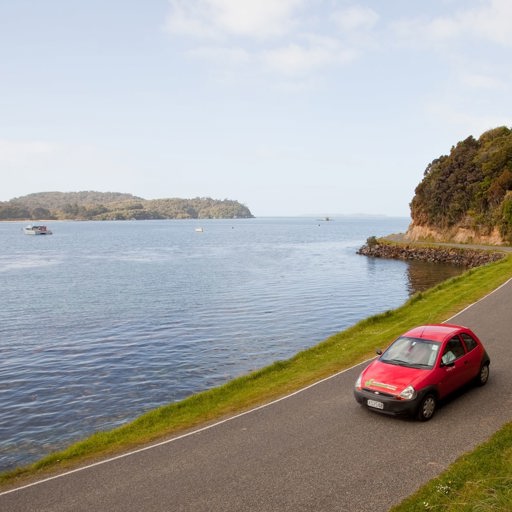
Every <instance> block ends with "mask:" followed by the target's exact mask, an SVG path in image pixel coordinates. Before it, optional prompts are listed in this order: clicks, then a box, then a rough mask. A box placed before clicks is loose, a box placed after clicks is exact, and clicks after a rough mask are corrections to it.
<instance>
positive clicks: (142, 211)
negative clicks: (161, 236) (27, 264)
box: [0, 192, 253, 220]
mask: <svg viewBox="0 0 512 512" xmlns="http://www.w3.org/2000/svg"><path fill="white" fill-rule="evenodd" d="M252 217H253V215H252V214H251V212H250V211H249V209H248V208H247V207H246V206H244V205H243V204H240V203H238V202H237V201H232V200H229V199H224V200H216V199H210V198H209V197H197V198H195V199H176V198H173V199H153V200H147V199H142V198H141V197H136V196H133V195H131V194H121V193H118V192H40V193H37V194H30V195H27V196H23V197H18V198H15V199H11V200H10V201H6V202H0V220H37V219H48V220H63V219H73V220H132V219H137V220H141V219H233V218H252Z"/></svg>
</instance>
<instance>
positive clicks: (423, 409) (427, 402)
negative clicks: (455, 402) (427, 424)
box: [416, 393, 437, 421]
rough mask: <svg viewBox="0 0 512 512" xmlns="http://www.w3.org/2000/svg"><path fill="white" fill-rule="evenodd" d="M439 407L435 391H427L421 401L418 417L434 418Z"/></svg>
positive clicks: (424, 419)
mask: <svg viewBox="0 0 512 512" xmlns="http://www.w3.org/2000/svg"><path fill="white" fill-rule="evenodd" d="M436 409H437V398H436V396H435V395H434V394H433V393H427V394H426V395H425V396H424V397H423V399H422V400H421V402H420V405H419V407H418V412H417V414H416V417H417V418H418V419H419V420H420V421H428V420H430V419H432V417H433V416H434V414H435V412H436Z"/></svg>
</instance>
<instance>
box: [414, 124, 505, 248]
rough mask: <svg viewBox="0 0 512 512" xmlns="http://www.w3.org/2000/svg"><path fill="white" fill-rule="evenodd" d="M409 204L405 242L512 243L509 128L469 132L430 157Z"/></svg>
mask: <svg viewBox="0 0 512 512" xmlns="http://www.w3.org/2000/svg"><path fill="white" fill-rule="evenodd" d="M410 206H411V217H412V223H411V225H410V227H409V229H408V231H407V235H406V236H407V239H408V240H410V241H419V240H424V241H443V242H447V241H452V242H453V241H454V242H460V243H478V244H493V245H505V244H507V245H509V244H512V130H510V129H509V128H507V127H505V126H502V127H499V128H495V129H493V130H489V131H487V132H485V133H484V134H482V135H481V136H480V138H479V139H478V140H477V139H475V138H473V137H472V136H470V137H468V138H467V139H465V140H463V141H461V142H459V143H457V144H456V145H455V146H453V147H452V149H451V151H450V154H449V155H443V156H440V157H439V158H436V159H435V160H433V161H432V162H431V163H430V164H429V165H428V167H427V168H426V170H425V173H424V177H423V180H422V181H421V182H420V184H419V185H418V186H417V187H416V190H415V195H414V198H413V199H412V201H411V204H410Z"/></svg>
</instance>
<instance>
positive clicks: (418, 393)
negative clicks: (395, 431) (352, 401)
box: [354, 324, 490, 421]
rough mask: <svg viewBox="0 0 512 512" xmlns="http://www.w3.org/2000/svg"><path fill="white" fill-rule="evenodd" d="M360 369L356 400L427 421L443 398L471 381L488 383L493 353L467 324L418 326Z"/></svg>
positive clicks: (387, 412) (380, 409)
mask: <svg viewBox="0 0 512 512" xmlns="http://www.w3.org/2000/svg"><path fill="white" fill-rule="evenodd" d="M377 354H379V357H378V358H377V359H375V360H374V361H373V362H371V363H370V364H369V365H368V366H367V367H366V369H365V370H363V371H362V373H361V375H359V377H358V379H357V381H356V384H355V388H354V396H355V398H356V400H357V401H358V402H359V403H360V404H362V405H365V406H367V407H368V408H370V409H373V410H375V411H378V412H382V413H386V414H396V415H398V414H408V415H411V416H416V417H417V418H418V419H419V420H421V421H427V420H429V419H430V418H432V416H433V415H434V413H435V411H436V408H437V404H438V401H439V400H441V399H442V398H444V397H445V396H447V395H449V394H450V393H452V392H454V391H455V390H457V389H459V388H461V387H462V386H464V385H466V384H468V383H469V382H471V381H474V382H476V383H477V384H478V385H480V386H483V385H484V384H485V383H486V382H487V380H488V379H489V364H490V359H489V356H488V355H487V352H486V351H485V349H484V347H483V345H482V343H481V341H480V340H479V339H478V337H477V336H476V335H475V333H474V332H473V331H471V330H470V329H468V328H467V327H462V326H460V325H450V324H437V325H423V326H421V327H416V328H414V329H412V330H410V331H408V332H406V333H405V334H403V335H402V336H400V337H399V338H398V339H397V340H396V341H394V342H393V343H392V344H391V345H390V346H389V347H388V348H387V349H386V351H385V352H384V353H382V352H381V351H377Z"/></svg>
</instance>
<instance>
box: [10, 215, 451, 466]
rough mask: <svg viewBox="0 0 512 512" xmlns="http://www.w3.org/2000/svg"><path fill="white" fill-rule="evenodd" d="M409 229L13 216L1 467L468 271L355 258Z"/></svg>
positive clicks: (342, 223) (279, 355) (263, 361)
mask: <svg viewBox="0 0 512 512" xmlns="http://www.w3.org/2000/svg"><path fill="white" fill-rule="evenodd" d="M408 222H409V221H408V219H405V218H403V219H388V218H382V219H352V218H349V219H335V220H334V221H333V222H322V221H318V220H316V219H306V218H295V219H245V220H229V221H228V220H221V221H219V220H210V221H200V222H196V221H138V222H52V223H48V224H49V227H50V228H51V229H52V230H53V231H54V235H53V236H47V237H41V236H26V235H23V234H22V232H21V227H22V226H23V225H24V224H20V223H0V286H1V288H0V289H1V293H2V308H1V310H0V470H5V469H9V468H12V467H14V466H17V465H21V464H25V463H28V462H31V461H33V460H35V459H37V458H39V457H41V456H43V455H45V454H47V453H49V452H51V451H54V450H56V449H59V448H63V447H64V446H66V445H68V444H70V443H71V442H73V441H76V440H78V439H80V438H82V437H85V436H87V435H89V434H91V433H93V432H95V431H98V430H105V429H110V428H112V427H115V426H118V425H120V424H121V423H123V422H126V421H128V420H131V419H133V418H134V417H136V416H138V415H139V414H141V413H143V412H145V411H147V410H148V409H151V408H154V407H157V406H159V405H162V404H165V403H168V402H173V401H175V400H179V399H181V398H184V397H186V396H188V395H190V394H192V393H194V392H197V391H200V390H204V389H206V388H210V387H212V386H215V385H218V384H221V383H223V382H226V381H227V380H229V379H231V378H233V377H235V376H238V375H241V374H244V373H246V372H248V371H250V370H253V369H256V368H260V367H262V366H264V365H267V364H269V363H271V362H272V361H275V360H276V359H283V358H287V357H289V356H291V355H293V354H294V353H296V352H298V351H299V350H301V349H303V348H305V347H309V346H312V345H314V344H316V343H317V342H319V341H321V340H323V339H325V338H326V337H328V336H329V335H331V334H333V333H335V332H337V331H340V330H342V329H344V328H346V327H347V326H349V325H351V324H354V323H355V322H357V321H358V320H360V319H363V318H365V317H368V316H370V315H372V314H375V313H378V312H382V311H385V310H387V309H392V308H395V307H397V306H399V305H400V304H402V303H403V302H404V301H405V300H406V299H407V297H408V296H409V295H410V294H411V293H412V292H414V291H415V290H419V289H424V288H428V287H430V286H432V285H433V284H435V283H436V282H438V281H440V280H443V279H446V278H447V277H449V276H451V275H454V274H455V273H458V272H459V271H460V270H459V269H458V268H454V267H452V266H441V265H431V264H430V265H429V264H421V263H418V262H416V263H414V264H408V263H405V262H401V261H387V260H379V259H370V258H366V257H364V256H358V255H356V254H355V252H356V250H357V249H358V248H359V247H360V246H361V245H362V244H363V243H364V241H365V240H366V238H367V237H368V236H370V235H376V236H380V235H384V234H389V233H396V232H400V231H404V230H405V229H406V228H407V224H408ZM198 226H202V227H203V228H204V231H203V232H202V233H198V232H196V231H195V228H196V227H198Z"/></svg>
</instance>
